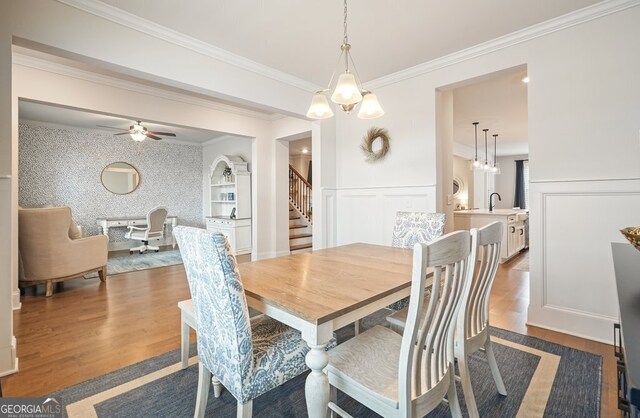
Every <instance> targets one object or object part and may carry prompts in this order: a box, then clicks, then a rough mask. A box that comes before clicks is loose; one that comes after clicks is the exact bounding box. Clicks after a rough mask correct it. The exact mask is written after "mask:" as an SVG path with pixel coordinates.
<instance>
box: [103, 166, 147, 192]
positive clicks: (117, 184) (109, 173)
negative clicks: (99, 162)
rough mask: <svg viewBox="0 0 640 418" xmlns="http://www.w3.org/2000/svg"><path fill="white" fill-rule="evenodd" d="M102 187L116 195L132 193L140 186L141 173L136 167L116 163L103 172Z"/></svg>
mask: <svg viewBox="0 0 640 418" xmlns="http://www.w3.org/2000/svg"><path fill="white" fill-rule="evenodd" d="M100 178H101V180H102V185H103V186H104V188H105V189H107V190H109V191H110V192H111V193H115V194H127V193H131V192H132V191H134V190H135V189H137V188H138V184H140V173H138V170H136V168H135V167H134V166H132V165H131V164H129V163H125V162H123V161H116V162H115V163H111V164H109V165H108V166H106V167H105V168H104V169H103V170H102V175H101V177H100Z"/></svg>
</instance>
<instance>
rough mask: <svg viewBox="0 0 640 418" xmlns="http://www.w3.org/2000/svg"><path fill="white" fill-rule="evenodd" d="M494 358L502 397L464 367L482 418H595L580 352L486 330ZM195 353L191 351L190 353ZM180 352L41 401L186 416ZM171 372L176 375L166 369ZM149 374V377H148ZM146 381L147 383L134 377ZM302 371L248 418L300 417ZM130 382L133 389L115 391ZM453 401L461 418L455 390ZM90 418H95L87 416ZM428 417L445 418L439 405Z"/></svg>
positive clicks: (226, 413) (188, 373) (592, 386)
mask: <svg viewBox="0 0 640 418" xmlns="http://www.w3.org/2000/svg"><path fill="white" fill-rule="evenodd" d="M382 317H383V315H378V316H377V317H376V316H373V317H370V318H367V319H366V320H365V324H364V328H368V327H370V326H372V325H373V324H375V323H377V322H380V320H381V318H382ZM491 335H492V336H493V337H495V339H494V340H495V341H496V342H495V343H494V351H495V356H496V359H497V361H498V365H499V367H500V371H501V373H502V377H503V379H504V383H505V386H506V388H507V391H508V395H507V396H506V397H503V396H500V395H499V394H498V392H497V391H496V388H495V384H494V382H493V379H492V377H491V372H490V369H489V365H488V363H487V360H486V357H485V355H484V354H483V353H476V354H474V355H473V356H471V359H470V361H469V363H470V365H469V368H470V373H471V378H472V385H473V388H474V392H475V397H476V402H477V404H478V410H479V413H480V416H481V417H515V416H516V415H518V413H520V414H523V413H524V415H521V416H527V417H533V416H544V417H563V418H571V417H575V418H591V417H593V418H596V417H599V416H600V395H601V393H600V388H601V369H602V358H601V357H600V356H597V355H594V354H591V353H587V352H584V351H580V350H576V349H572V348H569V347H565V346H562V345H559V344H554V343H550V342H547V341H544V340H541V339H538V338H534V337H528V336H524V335H520V334H516V333H513V332H509V331H505V330H501V329H497V328H492V330H491ZM352 336H353V326H348V327H345V328H343V329H341V330H339V331H338V339H339V341H345V340H346V339H348V338H351V337H352ZM191 351H192V352H191V355H195V354H196V353H195V345H194V346H193V347H191ZM179 362H180V352H179V350H176V351H172V352H170V353H166V354H163V355H161V356H158V357H154V358H151V359H149V360H145V361H143V362H141V363H138V364H135V365H133V366H129V367H126V368H124V369H121V370H118V371H115V372H112V373H109V374H106V375H104V376H99V377H97V378H95V379H92V380H89V381H87V382H83V383H81V384H78V385H75V386H72V387H70V388H67V389H63V390H61V391H59V392H56V393H53V394H50V395H48V396H50V397H55V398H56V399H57V400H58V401H59V402H60V403H61V404H63V405H64V406H65V407H67V408H68V412H69V414H68V415H67V416H72V417H74V416H82V417H83V418H84V416H86V415H87V413H86V411H87V410H86V409H85V410H84V411H85V412H76V413H75V414H76V415H74V412H73V411H74V409H73V408H76V409H75V411H82V410H81V409H77V408H78V406H82V405H84V406H85V407H88V408H89V409H90V410H91V412H93V410H95V412H94V414H96V415H97V416H98V417H100V418H104V417H123V418H124V417H127V418H128V417H175V418H178V417H185V418H186V417H192V416H193V412H194V408H195V401H196V386H197V381H198V367H197V365H192V366H191V367H189V368H188V369H186V370H180V369H179V367H178V365H177V363H179ZM171 367H173V368H174V369H175V370H171V369H170V368H171ZM154 373H155V374H154ZM145 377H146V378H147V380H149V381H148V382H140V381H139V380H136V379H144V378H145ZM305 378H306V373H305V374H303V375H301V376H298V377H297V378H295V379H293V380H291V381H289V382H287V383H286V384H285V385H283V386H281V387H279V388H276V389H274V390H272V391H270V392H268V393H266V394H264V395H262V396H260V397H259V398H257V399H255V400H254V402H253V416H254V417H262V418H267V417H269V418H271V417H273V418H276V417H278V418H289V417H291V418H293V417H306V416H307V410H306V409H307V408H306V403H305V398H304V383H305ZM127 383H129V384H130V385H132V386H136V387H134V388H126V387H124V386H122V385H125V384H127ZM458 396H459V397H460V403H461V407H462V410H463V414H464V415H465V416H467V414H466V407H465V404H464V397H463V394H462V389H461V387H460V386H459V387H458ZM338 404H339V405H340V406H341V407H343V408H344V409H345V410H346V411H347V412H349V413H350V414H352V415H353V416H354V417H377V416H378V415H377V414H375V413H373V412H372V411H370V410H369V409H367V408H365V407H364V406H362V405H360V404H359V403H357V402H355V401H354V400H352V399H350V398H349V397H347V396H346V395H343V394H341V393H340V394H339V396H338ZM94 416H95V415H94ZM207 416H212V417H214V416H215V417H235V416H236V400H235V398H233V396H231V394H230V393H229V392H228V391H224V390H223V393H222V396H221V397H220V398H218V399H215V398H214V397H213V393H211V394H210V396H209V403H208V405H207ZM428 417H430V418H431V417H433V418H436V417H450V413H449V408H448V407H447V406H445V405H441V406H440V407H438V408H437V409H436V410H435V411H433V412H431V413H430V414H429V415H428Z"/></svg>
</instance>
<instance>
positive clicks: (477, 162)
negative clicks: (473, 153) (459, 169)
mask: <svg viewBox="0 0 640 418" xmlns="http://www.w3.org/2000/svg"><path fill="white" fill-rule="evenodd" d="M473 166H474V167H475V168H478V167H480V161H478V160H473Z"/></svg>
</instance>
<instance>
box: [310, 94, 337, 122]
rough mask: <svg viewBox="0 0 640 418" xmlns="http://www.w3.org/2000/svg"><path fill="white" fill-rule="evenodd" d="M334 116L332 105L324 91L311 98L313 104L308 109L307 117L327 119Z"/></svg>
mask: <svg viewBox="0 0 640 418" xmlns="http://www.w3.org/2000/svg"><path fill="white" fill-rule="evenodd" d="M331 116H333V111H332V110H331V106H329V101H328V100H327V96H325V95H324V93H321V92H318V93H316V94H314V95H313V98H312V99H311V106H309V110H308V111H307V117H308V118H310V119H326V118H330V117H331Z"/></svg>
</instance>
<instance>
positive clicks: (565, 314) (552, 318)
mask: <svg viewBox="0 0 640 418" xmlns="http://www.w3.org/2000/svg"><path fill="white" fill-rule="evenodd" d="M615 322H617V320H616V319H615V318H609V317H605V316H601V315H593V314H589V313H587V312H580V311H574V310H570V309H562V308H559V307H556V306H544V307H542V308H533V307H532V306H531V305H530V306H529V312H528V318H527V325H531V326H534V327H539V328H545V329H548V330H551V331H556V332H561V333H563V334H568V335H573V336H575V337H580V338H584V339H587V340H592V341H598V342H601V343H604V344H609V345H612V344H613V324H614V323H615Z"/></svg>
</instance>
